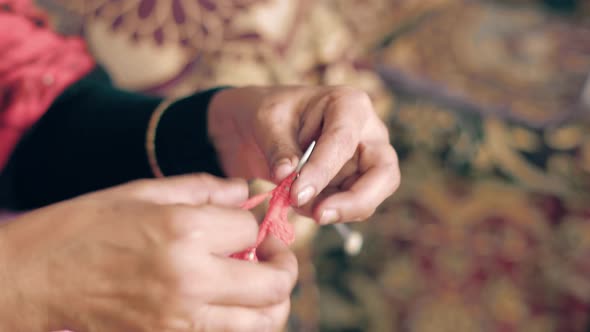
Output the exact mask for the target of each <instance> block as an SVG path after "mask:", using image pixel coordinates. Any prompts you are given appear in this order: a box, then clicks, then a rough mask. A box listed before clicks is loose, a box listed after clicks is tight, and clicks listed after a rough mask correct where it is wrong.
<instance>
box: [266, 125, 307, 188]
mask: <svg viewBox="0 0 590 332" xmlns="http://www.w3.org/2000/svg"><path fill="white" fill-rule="evenodd" d="M281 129H284V130H281ZM259 132H260V133H262V135H260V137H259V140H258V141H259V145H260V147H261V149H262V151H263V153H264V156H265V158H266V161H267V163H268V168H269V171H270V177H271V179H272V180H273V181H275V182H278V181H281V180H283V179H284V178H286V177H287V176H288V175H289V174H291V173H293V171H294V170H295V167H296V166H297V162H298V161H299V157H298V156H299V155H301V149H300V148H299V144H297V142H296V141H295V138H294V137H293V136H294V135H291V134H290V130H289V129H288V128H279V127H278V126H277V127H275V128H274V129H266V130H263V131H259Z"/></svg>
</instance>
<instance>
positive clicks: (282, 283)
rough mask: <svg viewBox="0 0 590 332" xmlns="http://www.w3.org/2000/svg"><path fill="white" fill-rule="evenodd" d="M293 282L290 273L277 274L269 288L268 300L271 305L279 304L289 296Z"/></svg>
mask: <svg viewBox="0 0 590 332" xmlns="http://www.w3.org/2000/svg"><path fill="white" fill-rule="evenodd" d="M293 284H294V280H293V276H292V275H291V272H289V271H282V272H281V273H277V276H275V279H274V280H273V281H272V282H271V284H270V287H269V292H271V293H270V299H271V301H272V302H273V303H281V302H283V301H285V300H287V299H288V298H289V297H290V296H291V289H292V288H293Z"/></svg>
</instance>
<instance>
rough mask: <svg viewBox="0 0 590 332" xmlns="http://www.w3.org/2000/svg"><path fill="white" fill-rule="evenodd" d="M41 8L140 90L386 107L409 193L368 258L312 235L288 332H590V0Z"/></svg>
mask: <svg viewBox="0 0 590 332" xmlns="http://www.w3.org/2000/svg"><path fill="white" fill-rule="evenodd" d="M39 1H40V2H43V3H44V4H45V5H47V6H48V8H52V11H53V12H54V13H55V15H56V23H57V24H58V26H59V27H61V28H64V29H65V28H69V29H70V32H72V31H74V32H75V31H77V30H78V28H77V27H76V26H77V22H82V27H83V30H84V34H85V36H86V37H87V40H88V42H89V44H90V46H91V48H92V49H93V50H94V52H95V55H96V56H97V58H99V59H100V60H101V62H103V63H105V65H106V67H107V69H108V70H109V72H110V73H111V75H113V77H114V78H115V81H116V82H117V83H118V84H120V85H121V86H124V87H127V88H130V89H136V90H143V91H147V92H150V93H159V94H182V93H186V92H190V91H193V90H194V89H199V88H204V87H209V86H213V85H218V84H233V85H242V84H319V83H324V84H344V83H345V84H353V85H356V86H359V87H361V88H364V89H366V90H368V91H370V93H371V95H372V97H373V100H374V102H375V104H376V105H377V107H378V110H379V112H380V115H381V116H382V118H384V119H385V120H386V121H387V123H388V125H389V127H390V131H391V136H392V142H393V144H394V145H395V147H396V149H397V150H398V152H399V154H400V160H401V164H402V173H403V181H402V186H401V188H400V190H399V192H398V193H397V194H396V195H395V196H393V197H392V198H391V199H389V200H388V201H386V202H385V203H384V204H383V205H382V206H381V208H380V209H379V211H378V212H377V214H376V215H375V217H374V218H373V219H372V220H371V221H370V222H369V223H365V224H359V225H355V227H357V228H358V229H359V230H360V231H362V232H363V234H364V235H365V237H366V239H365V243H366V247H365V248H364V250H363V252H362V253H361V254H360V255H359V256H357V257H347V256H346V255H345V254H344V251H343V250H342V242H341V239H340V238H339V237H338V236H337V234H336V232H335V231H334V230H333V229H331V228H323V229H321V230H319V231H318V228H317V227H315V225H314V224H313V223H312V222H310V221H309V220H306V219H304V220H298V221H297V223H296V232H297V239H298V241H296V243H295V245H294V248H295V250H296V252H297V255H298V257H299V262H300V280H299V284H298V286H297V288H296V290H295V292H294V294H293V310H292V315H291V318H290V321H289V330H291V331H317V330H322V331H379V332H381V331H412V332H428V331H437V332H438V331H442V332H444V331H452V332H462V331H485V332H487V331H490V332H491V331H532V332H535V331H548V332H549V331H563V332H570V331H571V332H582V331H585V329H586V326H588V324H589V323H590V321H589V320H588V318H589V316H590V313H589V312H590V265H589V264H590V263H589V262H590V260H589V259H588V257H590V208H589V207H588V206H587V202H588V201H589V200H590V134H589V133H590V131H589V129H590V121H589V120H588V112H590V106H588V105H586V104H590V102H585V101H584V100H585V98H590V97H584V95H586V96H589V95H590V90H587V92H584V85H585V84H586V82H587V81H588V79H589V73H590V5H588V1H573V0H572V1H569V0H568V1H565V2H568V3H570V5H568V6H566V7H564V6H557V5H555V4H557V2H556V1H541V0H491V1H487V0H481V1H475V0H471V1H463V0H410V1H408V0H347V1H341V0H319V1H309V0H304V1H295V0H260V1H257V0H241V1H240V0H233V1H230V0H220V1H209V0H173V1H162V0H129V1H116V0H88V1H84V2H80V1H74V0H39ZM565 2H561V3H562V4H563V3H565ZM51 3H53V6H52V5H51ZM56 4H58V5H59V4H61V5H62V7H61V8H60V7H59V6H56ZM64 13H66V14H68V15H64ZM72 13H75V14H77V16H72V15H71V14H72ZM556 13H557V14H556ZM60 17H61V18H60ZM64 17H65V18H67V20H64ZM73 18H75V19H73ZM128 59H131V60H132V61H131V62H128ZM145 68H150V71H146V70H145ZM375 69H377V70H375ZM146 72H149V73H146ZM148 74H150V75H151V76H150V75H148ZM381 78H382V79H381ZM589 86H590V85H589ZM587 89H590V88H587ZM259 185H260V188H258V189H259V190H266V188H264V186H265V184H259ZM295 219H297V218H295Z"/></svg>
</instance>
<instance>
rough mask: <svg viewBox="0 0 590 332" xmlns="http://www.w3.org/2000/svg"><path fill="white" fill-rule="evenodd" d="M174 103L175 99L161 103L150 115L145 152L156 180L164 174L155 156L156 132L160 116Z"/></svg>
mask: <svg viewBox="0 0 590 332" xmlns="http://www.w3.org/2000/svg"><path fill="white" fill-rule="evenodd" d="M175 101H176V99H174V98H170V99H166V100H164V101H163V102H161V103H160V105H158V107H156V109H155V110H154V113H152V117H151V118H150V122H149V124H148V128H147V133H146V140H145V149H146V152H147V157H148V162H149V164H150V168H151V170H152V173H153V174H154V176H155V177H157V178H161V177H164V174H163V173H162V170H161V169H160V165H159V164H158V158H157V156H156V132H157V129H158V124H159V123H160V119H161V118H162V115H163V114H164V112H166V110H167V109H168V107H169V106H170V105H171V104H172V103H174V102H175Z"/></svg>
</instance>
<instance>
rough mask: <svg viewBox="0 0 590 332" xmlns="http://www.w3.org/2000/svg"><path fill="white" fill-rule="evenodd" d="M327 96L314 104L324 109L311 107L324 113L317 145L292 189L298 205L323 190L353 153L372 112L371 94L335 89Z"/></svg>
mask: <svg viewBox="0 0 590 332" xmlns="http://www.w3.org/2000/svg"><path fill="white" fill-rule="evenodd" d="M325 98H327V100H325V101H324V102H318V103H317V104H316V105H315V106H314V107H316V108H320V107H321V108H324V109H318V110H313V111H312V112H323V114H324V116H323V124H324V127H323V128H322V131H321V134H320V137H319V139H318V140H317V146H316V147H315V149H314V152H313V154H312V155H311V157H310V158H309V161H308V162H307V164H306V165H305V167H304V168H303V170H302V171H301V173H300V176H299V178H298V179H297V181H295V183H294V184H293V186H292V189H291V195H292V200H293V202H296V203H297V206H302V205H305V204H306V203H308V202H309V201H310V200H311V199H312V198H313V197H315V196H316V195H317V194H318V193H320V192H321V191H322V190H323V189H324V188H325V187H326V186H327V185H328V184H329V183H330V181H331V180H332V179H333V178H334V177H335V176H336V175H337V174H338V172H339V171H340V169H342V167H343V166H344V164H346V162H347V161H348V160H350V159H351V158H352V157H353V156H354V154H355V152H356V149H357V147H358V144H359V141H360V137H361V133H362V131H363V128H364V125H365V122H366V120H367V118H368V114H370V112H372V106H371V101H370V99H369V97H368V96H367V95H366V94H364V93H360V92H356V90H351V89H342V90H335V91H333V92H332V93H331V94H329V95H327V96H326V97H325Z"/></svg>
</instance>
